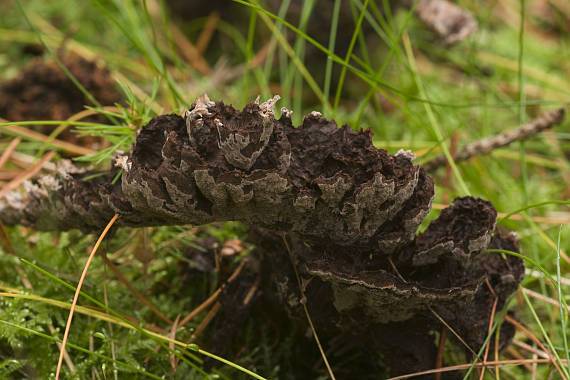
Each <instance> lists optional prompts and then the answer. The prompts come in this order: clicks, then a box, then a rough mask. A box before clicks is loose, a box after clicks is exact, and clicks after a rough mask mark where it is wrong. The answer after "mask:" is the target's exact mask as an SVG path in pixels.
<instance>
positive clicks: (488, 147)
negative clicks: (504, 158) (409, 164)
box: [423, 108, 565, 171]
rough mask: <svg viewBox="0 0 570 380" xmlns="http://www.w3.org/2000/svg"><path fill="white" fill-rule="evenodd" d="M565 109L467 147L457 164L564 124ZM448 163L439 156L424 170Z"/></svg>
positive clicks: (459, 155) (457, 155) (541, 116)
mask: <svg viewBox="0 0 570 380" xmlns="http://www.w3.org/2000/svg"><path fill="white" fill-rule="evenodd" d="M564 114H565V112H564V109H562V108H560V109H557V110H554V111H549V112H545V113H543V114H542V115H540V116H539V117H537V118H536V119H533V120H531V121H529V122H528V123H526V124H523V125H520V126H518V127H517V128H515V129H511V130H509V131H506V132H503V133H501V134H499V135H496V136H491V137H487V138H484V139H482V140H479V141H475V142H473V143H471V144H468V145H466V146H465V147H464V148H463V149H461V150H460V151H459V153H457V154H456V155H455V158H454V159H455V162H461V161H465V160H468V159H470V158H471V157H475V156H482V155H485V154H489V153H491V152H492V151H493V150H495V149H498V148H502V147H504V146H507V145H509V144H512V143H513V142H515V141H523V140H526V139H528V138H530V137H532V136H535V135H536V134H538V133H540V132H542V131H544V130H546V129H548V128H552V127H553V126H555V125H557V124H560V123H562V121H563V120H564ZM446 163H447V159H446V158H445V156H438V157H436V158H434V159H433V160H430V161H428V162H427V163H426V164H425V165H423V168H424V169H425V170H427V171H433V170H436V169H437V168H439V167H442V166H444V165H445V164H446Z"/></svg>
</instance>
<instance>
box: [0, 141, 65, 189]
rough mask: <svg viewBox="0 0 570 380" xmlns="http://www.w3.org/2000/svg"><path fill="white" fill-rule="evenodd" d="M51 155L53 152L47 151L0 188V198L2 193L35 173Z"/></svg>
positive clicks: (53, 154)
mask: <svg viewBox="0 0 570 380" xmlns="http://www.w3.org/2000/svg"><path fill="white" fill-rule="evenodd" d="M53 156H55V152H49V153H47V154H46V155H44V156H43V157H42V158H41V159H40V160H39V161H38V162H37V163H36V164H35V165H34V166H32V167H31V168H29V169H27V170H25V171H24V172H22V174H20V175H19V176H17V177H16V178H14V179H13V180H11V181H10V182H8V183H7V184H6V185H5V186H4V187H2V190H0V198H3V197H4V195H5V194H6V193H8V192H10V191H12V190H16V189H17V188H18V187H19V186H20V185H21V184H22V182H24V181H25V180H27V179H29V178H31V177H33V176H34V175H35V174H37V173H38V172H39V171H40V170H41V169H42V167H43V166H44V165H45V163H46V162H48V161H50V160H51V159H52V158H53Z"/></svg>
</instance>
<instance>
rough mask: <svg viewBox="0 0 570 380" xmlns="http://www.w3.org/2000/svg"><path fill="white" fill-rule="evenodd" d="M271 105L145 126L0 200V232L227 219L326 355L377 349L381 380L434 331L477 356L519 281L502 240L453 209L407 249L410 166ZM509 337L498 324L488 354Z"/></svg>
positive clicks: (201, 102) (517, 266)
mask: <svg viewBox="0 0 570 380" xmlns="http://www.w3.org/2000/svg"><path fill="white" fill-rule="evenodd" d="M277 100H278V97H275V98H273V99H269V100H268V101H266V102H264V103H260V102H259V101H255V102H253V103H250V104H248V105H246V106H245V108H244V109H243V110H242V111H237V110H235V109H234V108H233V107H231V106H229V105H225V104H223V103H221V102H213V101H210V99H208V97H207V96H203V97H201V98H199V99H197V100H196V101H195V102H194V103H193V104H192V106H191V108H190V110H188V111H187V112H186V113H185V114H184V117H181V116H179V115H175V114H171V115H163V116H159V117H156V118H154V119H153V120H152V121H151V122H150V123H149V124H148V125H146V126H144V127H143V128H142V129H141V130H140V132H139V134H138V136H137V140H136V143H135V145H134V146H133V149H132V151H131V152H130V153H128V154H126V155H124V156H119V157H116V159H115V168H114V169H113V170H111V171H110V172H108V173H104V174H103V175H100V176H98V177H95V178H93V179H89V180H88V179H85V178H86V177H87V176H90V177H93V176H92V174H93V173H92V172H88V171H83V170H80V169H77V168H75V167H74V166H71V165H70V164H66V163H62V164H60V166H59V170H58V172H57V173H56V174H55V175H54V176H50V177H43V178H40V179H39V180H37V181H34V182H30V183H27V184H26V185H25V192H15V193H11V194H8V195H7V196H6V197H5V198H4V199H3V200H1V201H0V219H1V220H2V222H3V223H6V224H25V225H28V226H31V227H33V228H36V229H41V230H67V229H72V228H79V229H81V230H83V231H86V232H94V231H99V230H100V229H102V228H103V227H104V226H105V224H106V223H107V222H108V221H109V220H110V219H111V217H112V216H113V215H114V214H115V213H118V214H119V215H120V218H119V219H118V221H117V224H118V225H120V226H131V227H142V226H159V225H176V224H177V225H182V224H193V225H199V224H205V223H211V222H214V221H226V220H235V221H241V222H243V223H245V224H247V225H249V226H250V241H251V242H252V243H254V244H255V246H256V249H255V250H254V251H253V253H252V254H251V255H250V257H249V258H248V260H249V262H250V263H255V265H251V266H250V270H251V271H253V272H255V276H259V278H260V281H262V284H263V286H262V287H261V289H263V294H264V297H265V298H266V299H267V296H268V295H272V296H271V297H269V298H271V299H272V300H273V301H275V300H277V304H279V305H280V306H279V307H281V308H282V309H284V310H286V311H287V315H288V316H289V317H293V318H296V317H302V318H304V314H303V313H302V304H301V300H304V299H305V298H304V297H306V301H307V305H308V306H309V310H310V313H311V315H312V316H313V317H314V322H315V323H316V325H317V326H318V327H319V331H320V332H321V334H322V335H323V337H324V338H325V343H326V341H327V340H326V338H327V337H329V338H330V337H333V336H337V335H338V334H341V333H342V335H343V336H346V337H347V338H346V339H347V340H350V339H351V338H350V337H353V338H354V339H358V342H359V344H360V345H361V346H364V345H365V346H366V347H367V349H370V347H375V348H376V349H379V350H380V351H382V352H383V353H384V354H383V359H382V360H383V362H384V363H385V365H387V366H388V367H390V368H391V370H392V373H399V372H402V371H409V370H413V369H421V368H423V369H425V368H432V367H433V365H434V363H435V355H436V349H435V346H434V337H433V336H431V335H430V334H431V333H432V332H433V331H441V330H442V329H447V328H449V327H450V328H451V329H453V332H454V334H457V336H459V337H461V339H462V341H463V342H462V343H459V344H460V346H462V347H463V348H465V350H466V352H470V351H474V352H477V350H479V349H480V348H481V346H482V345H483V343H484V341H485V338H486V336H487V331H488V328H489V318H490V314H491V309H492V306H493V303H494V301H495V299H496V298H495V297H497V302H498V309H497V310H500V309H501V308H502V307H503V306H504V304H505V301H506V299H507V298H508V297H509V295H510V294H511V293H512V292H514V291H515V290H516V288H517V286H518V284H519V282H520V281H521V279H522V277H523V273H524V268H523V264H522V260H520V259H518V258H515V257H512V256H501V255H498V254H491V253H485V250H486V249H488V248H490V247H492V248H503V249H508V250H512V251H517V243H516V241H515V240H514V238H513V236H511V235H510V234H503V233H500V232H498V231H496V230H495V222H496V217H497V213H496V211H495V209H494V208H493V206H492V205H491V204H490V203H489V202H487V201H484V200H481V199H476V198H472V197H465V198H459V199H456V200H455V201H454V202H453V203H452V205H451V206H450V207H449V208H447V209H445V210H443V211H442V212H441V215H440V216H439V218H438V219H437V220H435V221H434V222H432V223H431V224H430V225H429V226H428V228H427V229H426V230H425V232H423V233H422V234H420V235H417V236H416V230H417V229H418V226H419V225H420V223H421V222H422V220H423V219H424V217H425V216H426V214H427V213H428V212H429V210H430V208H431V202H432V199H433V196H434V185H433V181H432V179H431V178H430V177H428V176H427V175H426V172H425V171H424V169H423V168H421V167H420V166H418V165H417V164H415V163H414V162H413V158H414V157H413V155H412V154H411V153H410V152H406V151H400V152H398V153H396V154H395V155H391V154H388V153H387V152H386V151H385V150H383V149H377V148H375V147H374V146H373V144H372V139H371V137H372V134H371V132H370V131H359V132H355V131H354V130H352V129H351V128H349V127H347V126H343V127H341V128H338V127H337V125H336V124H335V122H334V121H330V120H327V119H325V118H323V117H322V116H321V114H320V113H318V112H312V113H310V114H308V115H307V116H305V118H304V120H303V123H302V125H300V126H298V127H294V126H293V125H292V123H291V118H290V114H291V111H289V110H287V109H285V108H283V109H282V110H281V115H282V116H281V117H280V118H279V119H275V117H274V111H273V108H274V105H275V103H276V102H277ZM119 170H122V171H123V172H122V175H121V178H120V180H119V181H117V182H116V183H115V184H112V179H113V178H114V177H115V176H116V174H117V172H118V171H119ZM284 239H286V240H284ZM285 242H287V244H285ZM287 247H289V249H290V250H291V252H290V253H289V252H288V251H287ZM291 258H293V261H291V260H290V259H291ZM293 264H294V265H295V267H296V268H297V270H298V273H299V275H300V277H301V279H302V283H303V292H302V293H301V291H300V289H299V286H298V283H297V281H296V279H295V276H294V271H293ZM302 294H303V295H302ZM442 321H445V323H446V324H447V326H445V327H444V325H443V324H442ZM299 323H306V321H305V320H304V319H301V321H300V322H299ZM512 334H513V331H512V329H509V328H508V327H506V326H505V327H504V328H503V329H502V330H501V335H500V340H499V343H500V345H501V346H504V345H505V344H507V343H508V342H509V340H510V338H511V337H512ZM449 336H451V337H454V335H453V334H451V333H450V334H449ZM452 339H453V340H456V338H452ZM493 341H494V340H493ZM457 342H459V339H457ZM465 344H466V345H467V346H468V347H464V345H465Z"/></svg>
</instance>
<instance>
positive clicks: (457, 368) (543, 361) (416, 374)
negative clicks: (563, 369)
mask: <svg viewBox="0 0 570 380" xmlns="http://www.w3.org/2000/svg"><path fill="white" fill-rule="evenodd" d="M561 361H562V363H566V359H561ZM533 363H537V364H551V363H552V361H551V360H550V359H514V360H498V361H492V362H487V363H481V362H479V363H475V365H473V364H472V363H468V364H458V365H453V366H449V367H443V368H438V369H428V370H426V371H421V372H414V373H408V374H405V375H401V376H396V377H390V378H389V379H387V380H405V379H411V378H414V377H420V376H424V375H431V374H434V373H438V372H452V371H462V370H465V369H469V368H471V366H473V367H475V368H482V367H491V366H497V365H500V366H502V365H527V364H533Z"/></svg>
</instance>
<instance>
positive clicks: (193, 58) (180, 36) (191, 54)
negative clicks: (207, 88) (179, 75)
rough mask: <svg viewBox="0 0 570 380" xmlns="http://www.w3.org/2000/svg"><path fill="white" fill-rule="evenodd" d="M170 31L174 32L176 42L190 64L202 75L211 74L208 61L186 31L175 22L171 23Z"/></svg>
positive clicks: (173, 36)
mask: <svg viewBox="0 0 570 380" xmlns="http://www.w3.org/2000/svg"><path fill="white" fill-rule="evenodd" d="M170 32H171V33H172V38H173V40H174V43H175V44H176V45H177V46H178V49H179V50H180V53H181V54H182V56H183V57H184V59H185V60H186V62H188V64H189V65H190V66H191V67H192V68H194V69H196V71H198V72H199V73H200V74H202V75H210V74H211V72H212V70H211V69H210V66H209V65H208V62H206V60H205V59H204V58H203V57H202V54H200V52H199V51H198V49H197V48H196V46H194V44H193V43H192V42H190V40H188V38H186V36H185V35H184V33H182V32H181V31H180V29H178V27H177V26H175V25H174V24H173V23H171V24H170Z"/></svg>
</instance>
